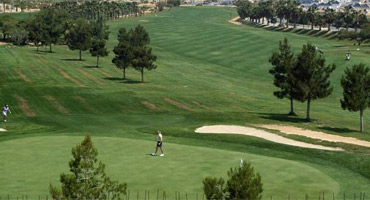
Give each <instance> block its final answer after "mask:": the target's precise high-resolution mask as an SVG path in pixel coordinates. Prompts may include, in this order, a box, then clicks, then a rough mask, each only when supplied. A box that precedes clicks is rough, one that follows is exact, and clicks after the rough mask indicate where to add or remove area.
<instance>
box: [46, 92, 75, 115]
mask: <svg viewBox="0 0 370 200" xmlns="http://www.w3.org/2000/svg"><path fill="white" fill-rule="evenodd" d="M44 98H45V99H46V100H48V101H49V102H50V104H51V105H52V106H53V107H54V108H55V109H57V110H58V111H59V112H60V113H63V114H66V115H70V113H69V112H68V110H67V109H66V108H65V107H64V106H62V105H61V104H60V103H59V102H58V101H57V100H56V99H55V98H54V97H52V96H49V95H47V96H44Z"/></svg>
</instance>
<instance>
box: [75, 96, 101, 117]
mask: <svg viewBox="0 0 370 200" xmlns="http://www.w3.org/2000/svg"><path fill="white" fill-rule="evenodd" d="M74 99H75V100H76V101H78V102H80V103H81V104H82V105H83V106H84V108H86V109H87V110H88V111H90V112H93V113H97V112H98V111H97V110H96V109H95V108H94V107H91V106H90V104H89V102H87V101H86V99H84V98H83V97H80V96H76V97H74Z"/></svg>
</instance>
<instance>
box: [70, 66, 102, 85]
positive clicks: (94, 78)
mask: <svg viewBox="0 0 370 200" xmlns="http://www.w3.org/2000/svg"><path fill="white" fill-rule="evenodd" d="M77 71H78V72H80V73H81V74H82V75H84V76H85V77H86V78H88V79H90V80H91V81H93V82H94V83H96V84H98V85H105V83H104V82H103V81H101V80H99V79H97V78H96V77H95V76H93V75H91V74H90V73H89V72H87V71H84V70H82V69H78V70H77Z"/></svg>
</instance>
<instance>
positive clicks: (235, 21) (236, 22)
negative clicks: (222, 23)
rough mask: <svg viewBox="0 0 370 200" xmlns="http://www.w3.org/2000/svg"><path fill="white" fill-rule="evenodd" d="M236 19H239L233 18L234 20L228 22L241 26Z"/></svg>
mask: <svg viewBox="0 0 370 200" xmlns="http://www.w3.org/2000/svg"><path fill="white" fill-rule="evenodd" d="M238 19H240V18H239V17H235V18H233V19H231V20H229V22H230V23H232V24H236V25H242V23H241V22H239V21H237V20H238Z"/></svg>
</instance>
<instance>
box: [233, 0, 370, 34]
mask: <svg viewBox="0 0 370 200" xmlns="http://www.w3.org/2000/svg"><path fill="white" fill-rule="evenodd" d="M237 11H238V14H239V16H240V18H242V19H246V18H249V19H250V21H252V22H257V23H261V20H262V23H264V20H265V19H266V20H267V23H268V24H269V23H270V22H273V23H275V22H276V21H277V19H279V25H280V26H284V24H283V19H285V22H286V24H285V25H286V26H287V27H289V23H293V28H296V25H297V23H299V24H303V25H308V24H311V29H313V28H314V26H319V29H320V30H321V28H322V27H323V26H327V27H328V30H329V31H330V28H331V26H334V27H336V28H338V29H339V28H341V27H344V28H345V29H346V30H348V28H350V27H352V28H354V29H355V32H357V29H358V28H361V27H362V26H363V25H365V24H367V23H369V20H368V19H367V17H366V15H365V14H364V13H361V12H359V11H356V10H354V9H353V8H351V7H346V8H345V9H344V11H343V12H336V11H335V10H333V9H330V8H327V9H325V10H319V9H318V8H317V7H315V6H312V7H310V8H309V9H308V10H307V11H304V10H303V8H302V7H301V6H300V4H299V2H298V1H297V0H279V1H272V0H268V1H256V2H255V3H251V2H250V1H249V0H240V1H238V2H237Z"/></svg>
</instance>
